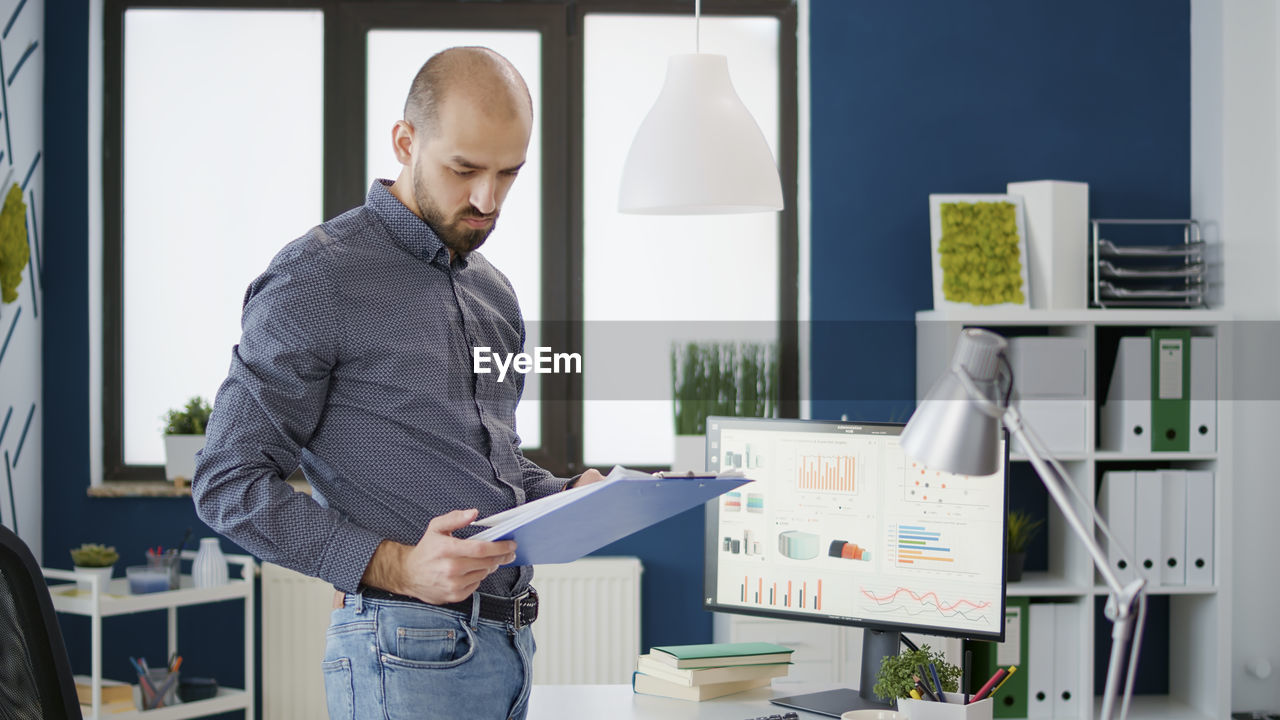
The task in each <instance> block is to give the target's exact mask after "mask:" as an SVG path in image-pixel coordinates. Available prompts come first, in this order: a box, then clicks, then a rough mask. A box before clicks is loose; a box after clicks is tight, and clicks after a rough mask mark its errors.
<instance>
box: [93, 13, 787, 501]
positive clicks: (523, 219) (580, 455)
mask: <svg viewBox="0 0 1280 720" xmlns="http://www.w3.org/2000/svg"><path fill="white" fill-rule="evenodd" d="M148 5H149V3H147V2H137V3H134V2H130V1H129V0H108V4H107V10H106V17H105V21H106V23H105V29H106V37H105V53H106V58H107V64H106V73H105V83H106V93H105V97H106V101H105V106H104V110H105V115H104V130H105V132H104V135H105V138H104V143H105V152H104V177H105V178H107V179H110V178H117V179H118V180H117V182H111V181H109V180H107V181H104V248H103V253H104V255H103V267H104V275H105V278H104V285H103V288H104V297H103V308H104V326H103V344H104V373H103V377H104V389H103V416H104V417H103V439H104V475H105V478H106V479H108V480H113V479H145V478H156V479H158V478H160V477H161V475H162V473H161V471H160V469H159V467H158V465H159V464H160V463H161V462H162V459H163V454H162V450H161V442H160V440H161V439H160V429H161V419H160V417H161V415H162V414H163V412H164V411H165V410H167V409H168V408H170V407H176V406H178V405H180V404H182V403H183V402H184V401H185V400H186V398H187V397H189V396H191V395H195V394H201V395H204V396H206V397H210V398H211V397H212V396H213V395H214V394H215V393H216V390H217V387H218V385H219V384H220V383H221V381H222V379H223V378H224V377H225V375H226V370H227V365H228V360H229V352H230V350H231V347H232V345H234V344H235V343H236V342H237V341H238V338H239V311H240V304H241V300H242V298H243V293H244V290H245V288H246V287H247V285H248V283H249V282H250V280H252V278H253V277H255V276H256V275H257V274H258V273H260V272H261V271H262V270H263V269H264V268H265V267H266V265H267V263H268V262H269V260H270V258H271V257H272V256H273V255H274V254H275V253H276V252H277V251H278V250H279V248H280V247H281V246H283V245H284V244H285V243H287V242H289V241H290V240H292V239H294V238H296V237H298V236H300V235H301V234H303V233H304V232H305V231H306V230H307V229H308V228H310V227H312V226H313V225H315V224H317V223H319V222H320V221H322V220H323V219H325V218H329V217H332V216H334V215H337V214H339V213H341V212H343V211H345V210H347V209H349V208H351V207H353V206H355V205H357V204H359V203H360V202H362V200H363V198H364V194H365V191H366V190H367V188H368V185H369V183H370V182H371V180H372V178H374V177H395V175H396V174H398V172H399V166H398V164H396V162H395V160H394V157H393V156H392V154H391V151H390V147H389V145H390V143H389V138H390V128H391V125H392V124H393V123H394V121H395V120H396V119H399V117H400V116H401V109H402V106H403V102H404V95H405V93H406V92H407V90H408V86H409V82H410V80H411V78H412V77H413V74H414V73H415V72H416V71H417V69H418V67H419V66H420V65H421V63H422V62H423V61H424V60H425V59H426V58H427V57H429V56H430V55H431V54H433V53H434V52H436V51H437V50H439V49H443V48H445V47H449V46H453V45H457V44H478V45H487V46H489V47H493V48H494V49H496V50H498V51H499V52H501V53H502V54H504V55H505V56H507V57H508V58H509V59H511V60H512V62H513V63H514V64H516V66H517V67H518V68H519V69H520V71H521V73H522V75H523V76H524V77H525V79H526V81H527V82H528V84H529V87H530V92H531V94H532V95H533V98H534V103H535V127H534V139H533V141H532V142H531V147H530V154H529V162H528V167H527V168H526V169H525V170H523V171H522V172H521V177H520V181H519V182H518V183H517V184H516V186H515V189H513V191H512V193H511V195H510V196H509V199H508V202H507V204H506V205H505V206H504V209H503V223H501V224H500V225H499V227H498V229H496V230H495V232H494V235H493V237H492V238H490V240H489V242H488V243H486V245H485V248H484V250H483V252H484V253H485V255H486V256H487V257H489V258H490V259H491V260H492V261H493V262H494V264H495V265H496V266H497V267H499V268H500V269H501V270H503V272H504V273H506V274H507V275H508V276H509V277H510V278H511V280H512V283H513V285H514V286H515V288H516V290H517V294H518V295H519V297H520V301H521V306H522V309H523V311H524V314H525V318H526V322H527V324H528V329H529V343H528V346H529V347H534V346H535V345H537V344H543V345H550V346H552V347H554V348H555V349H556V350H557V351H561V350H563V351H566V352H580V353H582V355H583V357H584V375H582V376H572V375H568V376H566V375H544V376H537V375H530V376H529V380H530V382H529V384H528V386H527V388H526V401H525V402H524V403H522V405H521V408H520V411H519V414H518V418H517V423H518V427H519V429H520V432H521V436H522V438H523V439H524V441H525V450H526V454H528V455H529V456H530V457H531V458H533V459H534V460H535V461H537V462H539V463H540V464H542V465H544V466H545V467H547V468H548V469H551V470H552V471H554V472H557V473H561V474H568V473H572V472H577V471H579V470H580V469H581V468H582V467H583V465H584V462H585V463H589V464H591V465H596V466H598V465H608V464H611V463H615V462H626V463H629V464H633V465H638V466H661V465H663V464H664V463H667V462H669V460H670V452H671V450H670V446H671V434H670V427H671V422H670V417H671V413H670V399H669V398H670V390H669V380H668V379H667V378H666V375H667V368H668V366H669V360H668V355H667V353H668V351H669V347H670V343H671V342H672V341H674V340H678V339H692V338H696V339H709V340H724V339H735V340H747V339H765V340H773V341H777V342H779V344H780V348H781V359H782V384H783V400H784V405H783V412H784V413H785V414H794V413H795V408H796V403H795V401H796V394H797V390H796V389H797V363H796V356H797V341H796V337H795V328H796V323H795V322H794V321H795V319H796V307H797V302H798V298H797V297H796V277H797V264H796V263H797V261H796V255H797V242H796V210H795V207H796V197H795V187H796V183H795V167H796V148H797V140H796V136H797V132H796V120H795V118H796V53H795V9H794V7H793V5H792V2H791V0H738V2H736V3H731V2H727V1H726V2H724V3H720V4H718V6H717V8H716V12H717V13H726V14H724V15H715V16H709V15H706V14H704V17H703V20H702V23H701V33H700V34H701V46H702V50H703V51H704V52H718V53H722V54H726V55H728V56H729V62H730V71H731V73H732V75H733V79H734V85H735V87H736V89H737V91H738V93H739V95H741V96H742V98H743V100H744V102H745V103H746V104H747V105H748V107H749V108H750V109H751V110H752V113H753V115H754V116H755V117H756V119H757V121H758V122H759V123H760V125H761V128H762V130H763V131H764V133H765V136H766V138H768V139H769V141H770V144H771V146H772V147H773V149H774V151H775V157H776V158H777V159H778V161H779V166H780V168H781V169H782V173H783V188H784V194H785V197H786V205H787V210H785V211H784V212H783V213H780V214H764V215H747V216H720V217H716V218H658V217H639V216H623V215H619V214H618V213H617V212H616V210H615V208H616V204H617V185H618V177H619V174H620V171H621V163H622V159H623V158H624V157H625V153H626V150H627V148H628V147H629V146H630V142H631V138H632V137H633V136H634V133H635V129H636V127H638V125H639V122H640V120H641V119H642V118H643V116H644V114H645V113H646V112H647V111H648V108H649V106H650V105H651V104H652V102H653V98H654V97H655V96H656V94H657V91H658V88H659V87H660V86H661V82H662V77H663V73H664V72H665V67H666V58H667V57H668V56H669V55H671V54H676V53H682V52H692V51H693V47H692V46H693V19H692V17H691V16H690V14H689V13H688V8H685V7H683V4H667V3H647V2H641V1H640V0H636V1H635V2H615V1H613V0H607V1H606V0H600V1H597V0H578V1H577V2H567V1H566V2H504V3H482V4H480V3H467V2H454V3H432V4H427V5H409V4H404V3H386V4H384V3H372V2H368V3H366V2H362V3H354V2H353V3H329V2H315V3H308V2H299V1H296V0H295V1H290V2H288V3H281V5H282V7H274V8H263V7H262V6H261V5H257V4H250V3H245V7H242V8H237V7H229V6H228V4H220V5H219V6H218V7H216V8H208V7H202V6H201V4H200V3H194V2H193V3H187V2H182V0H174V1H173V2H168V3H166V7H165V8H155V7H149V6H148ZM659 11H660V12H659ZM730 12H731V13H733V14H732V15H728V14H727V13H730ZM353 99H359V100H357V101H354V102H353ZM353 138H364V141H363V142H359V141H356V142H353V141H352V140H353ZM637 277H650V278H661V279H662V280H661V282H645V283H638V282H636V280H635V278H637ZM673 288H679V289H680V291H679V292H678V293H677V292H665V293H664V292H653V291H655V290H663V289H667V290H670V289H673ZM743 288H751V292H749V293H744V292H742V289H743ZM675 321H680V322H675ZM624 336H626V337H624ZM628 338H629V339H628ZM637 340H642V341H643V343H642V344H639V345H638V344H637V342H636V341H637ZM637 347H642V348H643V349H644V351H645V352H647V353H648V354H647V355H644V354H635V353H630V354H629V355H628V356H627V357H625V359H619V358H621V356H618V357H613V356H611V353H612V352H616V351H617V350H618V349H623V350H626V349H631V350H634V349H636V348H637ZM620 426H623V427H637V426H643V427H652V428H653V429H654V431H653V432H652V433H651V434H650V435H648V436H644V437H638V436H635V435H631V434H628V435H627V436H626V437H622V436H621V434H619V433H616V432H610V429H611V428H616V427H620Z"/></svg>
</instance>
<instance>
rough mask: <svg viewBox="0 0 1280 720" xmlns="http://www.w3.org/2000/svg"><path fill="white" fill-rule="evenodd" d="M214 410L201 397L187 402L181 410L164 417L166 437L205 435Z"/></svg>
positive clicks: (172, 411) (166, 414)
mask: <svg viewBox="0 0 1280 720" xmlns="http://www.w3.org/2000/svg"><path fill="white" fill-rule="evenodd" d="M212 412H213V408H212V407H210V406H209V403H207V402H205V400H204V399H203V398H201V397H200V396H199V395H197V396H195V397H193V398H191V399H190V400H188V401H187V405H186V407H184V408H182V409H181V410H170V411H169V412H167V413H165V415H164V417H163V418H162V419H163V420H164V423H165V425H164V434H165V435H203V434H204V429H205V426H207V425H208V424H209V414H210V413H212Z"/></svg>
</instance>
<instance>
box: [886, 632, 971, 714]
mask: <svg viewBox="0 0 1280 720" xmlns="http://www.w3.org/2000/svg"><path fill="white" fill-rule="evenodd" d="M930 663H933V667H934V668H936V669H937V671H938V679H939V680H941V681H942V690H943V692H949V693H954V692H959V691H960V668H958V667H956V666H955V665H952V664H951V663H949V662H947V660H946V658H944V657H943V656H942V653H941V652H938V651H936V650H933V649H931V648H930V647H929V646H928V645H921V646H920V649H919V650H907V651H904V652H903V653H901V654H900V655H890V656H888V657H886V658H885V659H884V660H882V661H881V662H880V671H879V672H878V673H876V684H875V687H873V688H872V691H873V692H874V693H875V694H876V696H877V697H880V698H884V699H886V700H899V701H901V700H907V701H908V702H910V700H911V690H912V689H913V688H915V686H916V683H915V678H916V677H917V676H919V675H920V669H919V668H920V667H924V669H925V672H929V671H930V667H929V664H930ZM921 680H923V681H924V684H925V686H926V687H928V688H929V689H930V690H933V689H934V685H933V675H932V673H930V675H929V677H928V678H924V677H921ZM898 708H899V709H900V710H901V709H904V708H903V707H902V704H901V702H900V703H899V705H898Z"/></svg>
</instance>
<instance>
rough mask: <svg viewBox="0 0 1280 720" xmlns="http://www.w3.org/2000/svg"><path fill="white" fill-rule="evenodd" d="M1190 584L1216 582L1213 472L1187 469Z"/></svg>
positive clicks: (1188, 578)
mask: <svg viewBox="0 0 1280 720" xmlns="http://www.w3.org/2000/svg"><path fill="white" fill-rule="evenodd" d="M1187 584H1188V585H1194V586H1197V587H1208V586H1210V585H1213V473H1211V472H1209V471H1207V470H1188V471H1187Z"/></svg>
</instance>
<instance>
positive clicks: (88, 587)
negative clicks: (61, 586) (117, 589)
mask: <svg viewBox="0 0 1280 720" xmlns="http://www.w3.org/2000/svg"><path fill="white" fill-rule="evenodd" d="M75 569H76V575H83V576H85V578H86V579H85V580H76V589H77V590H83V591H84V592H93V581H92V580H88V579H87V578H89V577H92V576H94V575H97V576H98V578H99V580H98V592H106V591H107V583H110V582H111V575H112V573H114V572H115V569H116V566H115V565H110V566H108V567H80V566H79V565H76V566H75Z"/></svg>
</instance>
